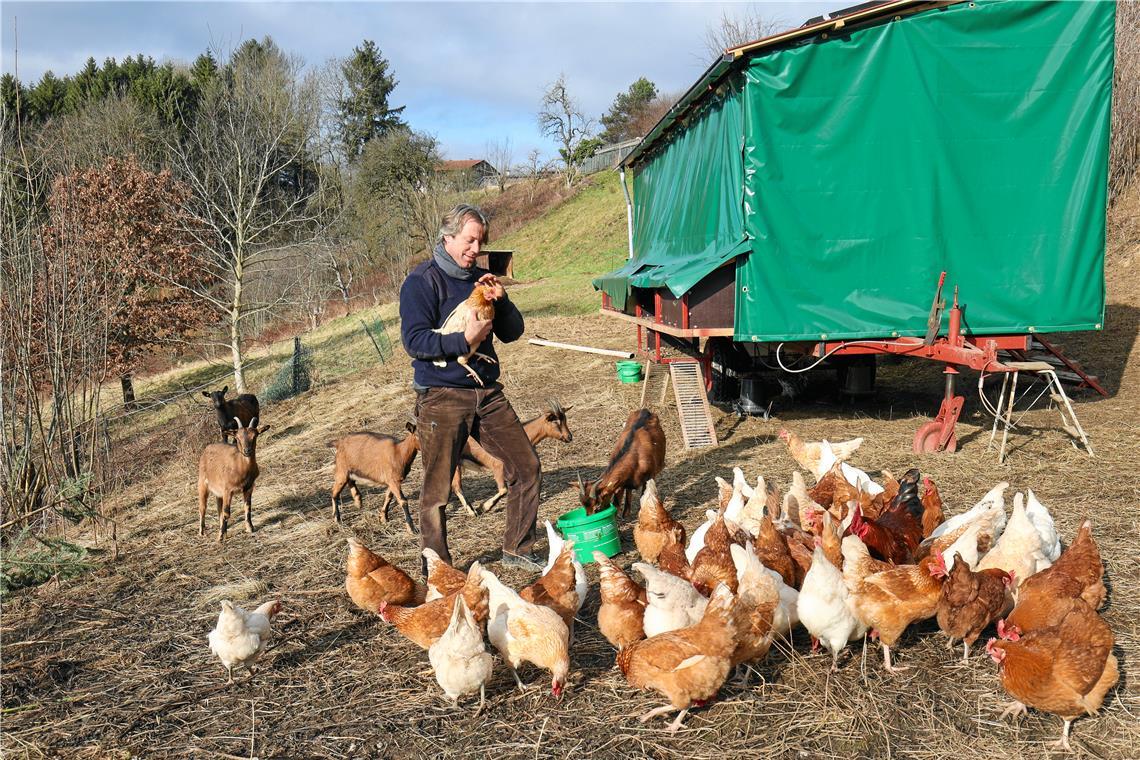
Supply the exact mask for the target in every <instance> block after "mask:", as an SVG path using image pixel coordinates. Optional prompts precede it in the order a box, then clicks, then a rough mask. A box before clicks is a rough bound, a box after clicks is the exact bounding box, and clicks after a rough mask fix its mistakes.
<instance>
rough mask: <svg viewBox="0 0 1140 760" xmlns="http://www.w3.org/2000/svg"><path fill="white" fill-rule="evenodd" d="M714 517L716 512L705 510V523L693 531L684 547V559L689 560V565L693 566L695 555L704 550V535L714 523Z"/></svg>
mask: <svg viewBox="0 0 1140 760" xmlns="http://www.w3.org/2000/svg"><path fill="white" fill-rule="evenodd" d="M716 517H717V511H716V510H714V509H707V510H705V521H704V522H703V523H701V524H700V525H699V526H698V527H697V529H696V530H694V531H693V535H692V537H691V538H690V539H689V545H688V546H686V547H685V559H687V560H689V564H690V565H691V564H693V560H695V559H696V558H697V554H699V553H700V551H701V549H704V548H705V534H706V533H708V532H709V528H711V527H712V526H713V523H715V522H716Z"/></svg>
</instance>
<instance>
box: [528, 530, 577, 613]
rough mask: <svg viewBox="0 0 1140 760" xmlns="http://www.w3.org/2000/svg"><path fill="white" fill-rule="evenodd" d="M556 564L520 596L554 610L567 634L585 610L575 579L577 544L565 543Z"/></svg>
mask: <svg viewBox="0 0 1140 760" xmlns="http://www.w3.org/2000/svg"><path fill="white" fill-rule="evenodd" d="M548 524H549V523H548ZM553 560H554V562H553V564H552V565H551V566H550V569H549V570H548V571H547V572H546V574H545V575H543V576H542V577H541V578H539V579H538V580H537V581H535V582H534V583H532V584H530V585H529V586H527V587H526V588H524V589H523V590H522V591H520V592H519V596H520V597H522V598H523V599H524V600H526V601H528V602H530V603H531V604H540V605H542V606H543V607H549V608H550V609H552V610H554V611H555V612H557V613H558V616H559V617H561V618H562V622H564V623H565V624H566V628H567V630H572V629H573V627H574V616H575V615H577V614H578V608H579V607H581V606H582V595H579V594H578V589H577V587H576V584H575V578H574V562H575V558H574V542H573V541H566V542H565V543H563V545H562V550H561V551H560V552H559V553H558V554H557V555H555V557H554V558H553Z"/></svg>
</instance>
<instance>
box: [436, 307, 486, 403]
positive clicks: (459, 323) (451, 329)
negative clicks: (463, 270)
mask: <svg viewBox="0 0 1140 760" xmlns="http://www.w3.org/2000/svg"><path fill="white" fill-rule="evenodd" d="M490 291H491V287H490V286H483V285H476V286H475V287H474V288H472V290H471V295H469V296H467V300H466V301H464V302H463V303H461V304H459V305H458V306H456V307H455V309H454V310H453V311H452V312H451V314H449V315H447V319H445V320H444V321H443V325H442V326H440V327H437V328H436V329H434V330H432V332H436V333H439V334H440V335H450V334H452V333H461V332H465V331H466V330H467V325H468V323H469V322H471V321H473V320H490V319H494V318H495V302H494V301H492V300H491V299H490V298H488V293H489V292H490ZM476 348H477V347H476ZM476 348H471V349H469V350H468V352H467V354H466V355H464V356H457V357H455V361H457V362H459V363H460V364H461V365H463V369H465V370H467V374H469V375H471V377H472V378H474V380H475V382H477V383H479V385H483V379H482V378H481V377H479V373H478V372H476V371H475V370H474V369H472V368H471V366H470V365H469V364H468V362H469V361H470V359H471V357H472V356H474V357H476V358H478V359H482V360H483V361H485V362H490V363H495V360H494V359H492V358H491V357H489V356H486V355H485V354H480V353H478V352H477V350H476ZM432 363H433V364H435V366H437V367H444V366H447V362H446V361H444V360H443V359H437V360H435V361H433V362H432Z"/></svg>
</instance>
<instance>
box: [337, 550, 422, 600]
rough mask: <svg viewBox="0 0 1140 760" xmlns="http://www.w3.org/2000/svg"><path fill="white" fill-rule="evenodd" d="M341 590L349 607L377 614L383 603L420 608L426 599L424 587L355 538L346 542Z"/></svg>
mask: <svg viewBox="0 0 1140 760" xmlns="http://www.w3.org/2000/svg"><path fill="white" fill-rule="evenodd" d="M344 587H345V589H346V590H347V591H348V597H349V599H351V600H352V603H353V604H355V605H356V606H357V607H359V608H360V609H362V610H367V611H368V612H374V613H378V612H380V605H381V604H382V603H383V602H389V603H391V604H420V603H422V602H423V601H424V598H425V597H426V596H427V588H426V587H424V586H423V585H422V584H418V583H416V582H415V581H413V580H412V579H411V578H410V577H409V576H408V574H407V573H405V572H404V571H403V570H401V569H400V568H398V567H396V566H395V565H390V564H388V562H387V561H386V560H385V559H384V558H383V557H381V556H380V555H379V554H375V553H373V552H371V551H369V549H368V547H366V546H365V545H364V544H362V543H360V541H358V540H356V539H355V538H350V539H348V562H347V563H346V566H345V578H344Z"/></svg>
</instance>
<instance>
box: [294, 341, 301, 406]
mask: <svg viewBox="0 0 1140 760" xmlns="http://www.w3.org/2000/svg"><path fill="white" fill-rule="evenodd" d="M300 366H301V338H300V337H299V336H293V395H294V396H296V395H298V394H299V393H300V392H301V377H300Z"/></svg>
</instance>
